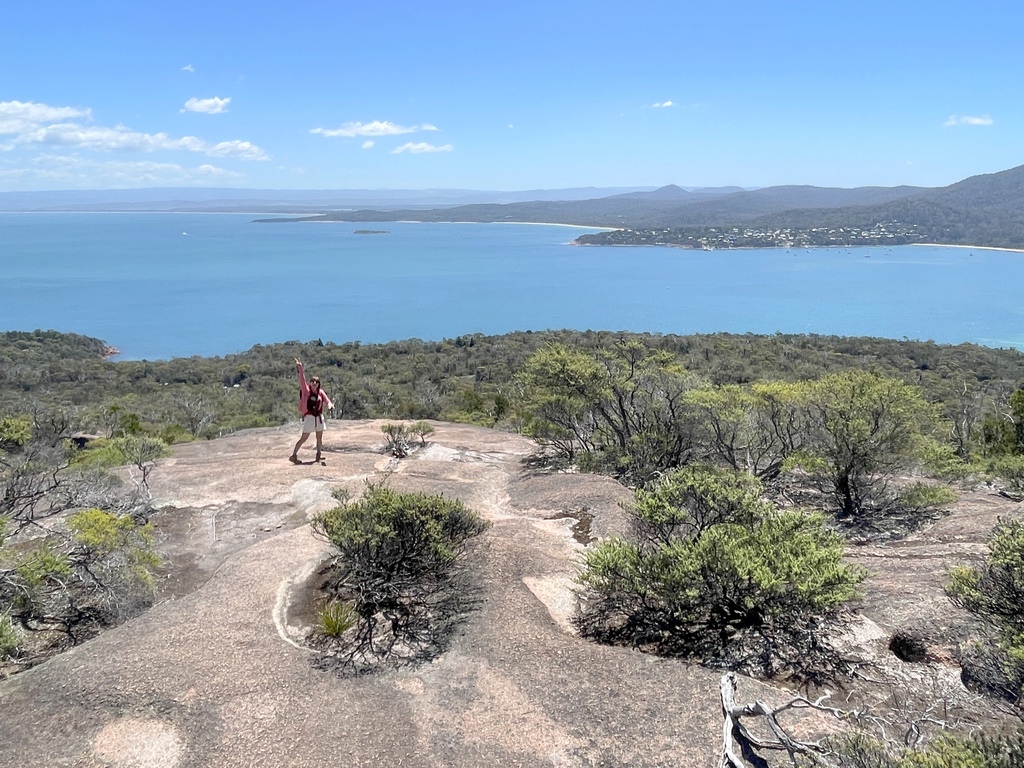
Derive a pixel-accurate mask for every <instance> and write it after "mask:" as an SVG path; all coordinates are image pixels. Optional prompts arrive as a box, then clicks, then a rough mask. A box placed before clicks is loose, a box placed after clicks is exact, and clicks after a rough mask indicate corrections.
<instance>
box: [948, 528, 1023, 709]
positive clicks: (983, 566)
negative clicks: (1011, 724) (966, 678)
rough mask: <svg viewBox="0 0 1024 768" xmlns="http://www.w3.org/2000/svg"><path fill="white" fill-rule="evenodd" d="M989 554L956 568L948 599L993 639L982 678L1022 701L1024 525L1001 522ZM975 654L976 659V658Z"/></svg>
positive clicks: (1006, 695) (993, 535)
mask: <svg viewBox="0 0 1024 768" xmlns="http://www.w3.org/2000/svg"><path fill="white" fill-rule="evenodd" d="M988 545H989V555H988V557H987V558H985V560H984V561H983V562H982V563H980V564H979V565H978V566H977V567H972V566H960V567H957V568H954V569H953V571H952V572H951V574H950V582H949V584H948V585H947V587H946V594H947V595H948V596H949V598H950V600H952V601H953V603H954V604H955V605H958V606H960V607H962V608H965V609H966V610H968V611H970V612H971V613H972V614H974V615H975V616H977V617H978V618H979V619H981V620H982V621H983V622H985V624H987V625H988V627H989V628H990V630H991V632H992V633H993V634H994V636H995V640H996V642H995V648H993V649H991V650H992V651H994V658H993V654H992V653H982V654H980V656H981V657H983V658H986V659H988V660H989V662H988V663H986V664H984V665H982V668H983V674H984V675H987V676H988V677H989V678H992V679H994V681H995V685H992V684H990V685H988V686H986V687H989V688H990V689H991V688H995V690H996V691H1001V692H1002V693H1003V695H1004V696H1005V697H1006V698H1008V699H1010V700H1011V701H1014V702H1016V703H1017V704H1020V703H1021V702H1022V701H1024V686H1022V682H1024V612H1022V611H1021V606H1022V605H1024V520H1009V519H1000V520H999V522H998V523H997V524H996V526H995V528H994V529H993V530H992V536H991V537H990V539H989V543H988ZM975 655H976V656H977V655H979V654H978V653H975Z"/></svg>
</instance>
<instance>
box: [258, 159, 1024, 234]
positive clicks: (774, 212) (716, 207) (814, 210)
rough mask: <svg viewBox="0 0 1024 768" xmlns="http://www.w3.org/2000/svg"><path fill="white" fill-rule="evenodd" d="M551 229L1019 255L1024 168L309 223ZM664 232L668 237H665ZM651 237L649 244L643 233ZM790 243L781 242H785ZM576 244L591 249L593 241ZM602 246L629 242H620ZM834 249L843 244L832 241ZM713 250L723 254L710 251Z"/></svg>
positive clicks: (335, 216) (361, 215) (367, 214)
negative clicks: (811, 238)
mask: <svg viewBox="0 0 1024 768" xmlns="http://www.w3.org/2000/svg"><path fill="white" fill-rule="evenodd" d="M400 219H414V220H417V221H438V222H440V221H466V222H483V221H487V222H500V221H524V222H557V223H561V224H575V225H583V226H592V227H599V228H610V229H618V230H635V231H638V232H641V233H642V234H643V237H642V238H638V239H637V242H642V243H643V244H648V245H649V244H652V242H653V243H655V244H658V243H659V242H661V243H663V244H683V243H685V242H687V238H690V239H693V238H694V232H693V231H689V232H686V231H680V230H694V229H701V228H703V229H709V228H723V227H736V226H742V227H747V228H753V229H761V230H768V229H780V228H793V229H799V230H802V231H808V230H812V229H815V228H833V229H839V228H850V227H856V228H858V229H862V230H863V229H866V228H871V227H873V226H875V225H877V224H879V223H896V224H898V226H899V228H900V230H901V231H903V232H905V233H907V234H908V237H907V238H906V239H905V240H904V241H905V242H935V243H949V244H972V245H986V246H998V247H1005V248H1024V166H1019V167H1017V168H1011V169H1009V170H1006V171H1002V172H1000V173H993V174H985V175H980V176H973V177H971V178H969V179H965V180H963V181H960V182H957V183H956V184H951V185H949V186H947V187H942V188H935V189H930V188H922V187H907V186H901V187H858V188H854V189H837V188H823V187H813V186H779V187H767V188H764V189H757V190H751V191H746V190H744V191H738V192H728V193H710V192H703V191H699V190H698V191H686V190H684V189H682V188H680V187H677V186H668V187H662V188H660V189H657V190H653V191H640V192H633V193H628V194H621V195H614V196H609V197H602V198H595V199H590V200H560V201H541V200H536V201H531V202H523V203H510V204H503V205H499V204H478V205H466V206H453V207H450V208H445V209H434V210H411V209H405V210H392V211H381V210H370V209H362V210H355V211H337V212H331V213H328V214H324V215H323V216H317V217H310V218H309V219H289V220H282V219H261V220H259V221H262V222H268V221H269V222H278V221H301V220H318V221H323V220H329V221H395V220H400ZM665 230H675V231H672V232H665ZM655 231H661V232H662V234H661V235H660V236H655V238H654V240H652V239H651V233H652V232H655ZM787 241H791V239H789V240H787ZM582 242H586V243H588V244H601V243H603V242H605V239H603V238H602V236H600V235H597V236H588V237H587V238H586V239H585V240H582ZM608 242H614V243H615V244H629V238H628V237H627V238H622V237H615V238H614V239H612V240H608ZM835 244H837V245H839V244H849V243H842V242H836V243H835ZM717 247H729V246H728V244H724V245H723V244H718V246H717Z"/></svg>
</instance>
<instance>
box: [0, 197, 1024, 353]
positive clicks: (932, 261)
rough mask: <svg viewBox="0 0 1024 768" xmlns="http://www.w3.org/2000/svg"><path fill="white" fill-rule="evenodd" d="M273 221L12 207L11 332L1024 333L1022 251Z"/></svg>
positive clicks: (212, 342) (219, 343)
mask: <svg viewBox="0 0 1024 768" xmlns="http://www.w3.org/2000/svg"><path fill="white" fill-rule="evenodd" d="M254 218H255V216H254V215H251V214H245V215H242V214H140V213H30V214H25V213H8V214H0V330H33V329H36V328H40V329H55V330H60V331H69V332H75V333H82V334H86V335H89V336H95V337H98V338H101V339H103V340H104V341H106V342H107V343H108V344H110V345H112V346H114V347H116V348H117V349H118V350H120V352H121V357H122V358H123V359H150V360H155V359H167V358H170V357H185V356H191V355H202V356H211V355H224V354H229V353H233V352H241V351H244V350H246V349H248V348H250V347H252V346H253V345H255V344H270V343H274V342H280V341H288V340H300V341H309V340H315V339H322V340H323V341H325V342H326V341H334V342H338V343H342V342H346V341H361V342H364V343H375V342H385V341H392V340H397V339H406V338H419V339H424V340H439V339H442V338H450V337H454V336H458V335H462V334H466V333H477V332H480V333H485V334H499V333H506V332H509V331H515V330H544V329H557V328H576V329H581V330H585V329H592V330H598V329H600V330H611V331H616V330H628V331H651V332H660V333H679V334H687V333H712V332H716V331H728V332H733V333H748V332H749V333H758V334H763V333H769V334H770V333H776V332H781V333H818V334H836V335H843V336H862V335H863V336H882V337H888V338H897V339H899V338H911V339H930V340H934V341H937V342H940V343H954V344H955V343H960V342H965V341H970V342H976V343H978V344H983V345H987V346H992V347H1016V348H1018V349H1024V302H1022V301H1021V299H1020V293H1021V286H1022V285H1024V254H1022V253H1016V252H1005V251H996V250H989V249H979V248H951V247H939V246H902V247H893V248H881V247H879V248H849V249H847V248H816V249H792V250H788V251H787V250H784V249H768V250H757V249H754V250H731V251H686V250H680V249H673V248H656V247H651V248H614V247H589V246H588V247H577V246H573V245H571V244H570V241H571V240H572V239H573V238H574V237H576V236H577V235H579V234H580V233H581V232H585V231H596V230H587V229H582V228H575V227H564V226H556V225H523V224H505V223H502V224H420V223H414V222H396V223H380V222H376V223H373V224H353V223H331V224H326V223H316V224H312V223H301V224H255V223H253V219H254ZM360 229H364V230H385V233H383V234H357V233H356V230H360Z"/></svg>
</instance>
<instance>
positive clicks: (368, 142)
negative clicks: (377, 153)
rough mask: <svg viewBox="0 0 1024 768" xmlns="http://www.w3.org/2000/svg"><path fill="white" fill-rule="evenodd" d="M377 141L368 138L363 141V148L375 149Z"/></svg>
mask: <svg viewBox="0 0 1024 768" xmlns="http://www.w3.org/2000/svg"><path fill="white" fill-rule="evenodd" d="M376 143H377V142H375V141H374V140H373V139H367V140H366V141H364V142H363V149H373V146H374V144H376Z"/></svg>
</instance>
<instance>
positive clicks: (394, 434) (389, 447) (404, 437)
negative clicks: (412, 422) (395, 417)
mask: <svg viewBox="0 0 1024 768" xmlns="http://www.w3.org/2000/svg"><path fill="white" fill-rule="evenodd" d="M380 431H381V432H383V433H384V435H385V437H386V438H387V442H386V444H385V446H384V449H385V450H386V451H387V452H388V453H390V454H392V455H393V456H396V457H398V458H400V459H403V458H405V457H406V456H408V455H409V428H408V427H407V426H406V425H405V424H403V423H401V422H399V423H398V424H395V423H393V422H390V421H389V422H388V423H387V424H385V425H384V426H382V427H381V428H380Z"/></svg>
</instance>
